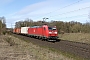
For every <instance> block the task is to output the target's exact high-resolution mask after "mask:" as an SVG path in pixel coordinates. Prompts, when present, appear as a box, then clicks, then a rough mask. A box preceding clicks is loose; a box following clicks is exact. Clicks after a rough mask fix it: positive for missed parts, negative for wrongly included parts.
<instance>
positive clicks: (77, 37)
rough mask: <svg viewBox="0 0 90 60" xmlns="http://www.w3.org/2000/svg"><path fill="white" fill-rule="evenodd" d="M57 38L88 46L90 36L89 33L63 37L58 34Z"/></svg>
mask: <svg viewBox="0 0 90 60" xmlns="http://www.w3.org/2000/svg"><path fill="white" fill-rule="evenodd" d="M59 38H60V39H62V40H68V41H74V42H82V43H87V44H90V34H89V33H65V34H63V35H62V34H59Z"/></svg>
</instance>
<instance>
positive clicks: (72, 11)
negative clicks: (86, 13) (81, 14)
mask: <svg viewBox="0 0 90 60" xmlns="http://www.w3.org/2000/svg"><path fill="white" fill-rule="evenodd" d="M88 8H90V6H88V7H84V8H79V9H77V10H72V11H68V12H65V13H61V14H58V15H53V16H50V17H54V16H59V15H64V14H68V13H69V14H70V13H73V12H77V11H81V10H84V9H88Z"/></svg>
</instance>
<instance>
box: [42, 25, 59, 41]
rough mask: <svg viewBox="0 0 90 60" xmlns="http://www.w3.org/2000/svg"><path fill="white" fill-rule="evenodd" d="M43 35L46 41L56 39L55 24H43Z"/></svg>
mask: <svg viewBox="0 0 90 60" xmlns="http://www.w3.org/2000/svg"><path fill="white" fill-rule="evenodd" d="M43 37H44V39H47V40H48V41H56V40H57V39H58V33H57V29H56V26H55V27H50V26H48V25H43Z"/></svg>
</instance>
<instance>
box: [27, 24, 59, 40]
mask: <svg viewBox="0 0 90 60" xmlns="http://www.w3.org/2000/svg"><path fill="white" fill-rule="evenodd" d="M28 35H29V36H31V37H35V38H39V39H42V40H47V41H56V40H57V39H58V33H57V29H56V27H49V26H48V25H43V26H34V27H30V28H28Z"/></svg>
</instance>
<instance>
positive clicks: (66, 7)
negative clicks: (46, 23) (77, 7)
mask: <svg viewBox="0 0 90 60" xmlns="http://www.w3.org/2000/svg"><path fill="white" fill-rule="evenodd" d="M81 1H83V0H79V1H76V2H74V3H71V4H69V5H66V6H64V7H62V8H59V9H56V10H54V11H51V12H49V13H47V14H45V15H48V14H51V13H53V12H56V11H58V10H61V9H64V8H67V7H69V6H72V5H74V4H77V3H79V2H81ZM45 15H44V16H45ZM41 17H43V16H40V17H38V18H41Z"/></svg>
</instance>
